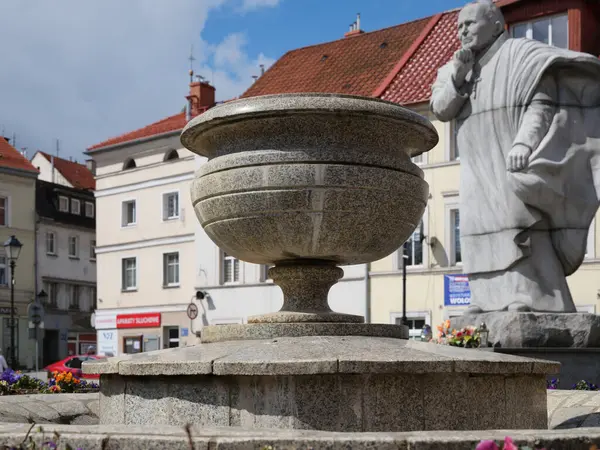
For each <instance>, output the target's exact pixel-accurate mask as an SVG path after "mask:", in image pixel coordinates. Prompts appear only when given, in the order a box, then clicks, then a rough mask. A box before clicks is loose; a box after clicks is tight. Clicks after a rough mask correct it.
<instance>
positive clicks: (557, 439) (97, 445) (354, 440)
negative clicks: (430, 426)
mask: <svg viewBox="0 0 600 450" xmlns="http://www.w3.org/2000/svg"><path fill="white" fill-rule="evenodd" d="M55 433H58V435H59V436H60V441H59V445H62V446H61V447H59V448H64V445H66V444H69V445H70V446H71V448H83V449H85V450H101V449H127V450H189V449H191V448H194V449H195V450H209V449H210V450H261V449H265V448H269V446H270V448H272V449H274V450H297V449H312V450H352V449H361V450H362V449H370V450H372V449H377V450H399V449H401V450H473V449H474V448H475V447H476V446H477V444H479V443H480V442H481V441H482V440H494V441H496V442H502V441H504V438H505V437H506V436H510V437H512V438H513V440H514V442H515V444H516V445H517V446H519V448H521V447H524V446H528V447H529V448H542V447H543V448H547V449H553V450H579V449H581V450H588V449H590V448H592V445H594V444H595V445H600V431H599V430H598V429H597V428H575V429H565V430H515V429H512V430H502V431H456V430H447V431H427V432H423V433H415V432H404V433H403V432H396V433H394V432H377V433H375V432H374V433H352V432H344V433H335V432H327V431H309V432H307V431H305V430H282V429H264V430H256V429H253V430H249V429H243V428H234V427H229V428H218V427H206V426H202V425H193V426H191V427H190V428H189V433H188V432H186V430H184V429H183V427H179V426H155V427H148V426H139V425H137V426H136V425H121V426H117V425H111V426H106V425H96V426H73V425H70V426H69V425H44V426H42V428H41V430H40V429H39V427H33V428H32V427H31V425H29V424H14V423H0V445H3V446H8V447H9V448H10V447H13V446H17V445H19V444H20V443H21V442H23V440H24V439H25V437H26V436H28V437H31V439H32V441H33V442H35V443H36V444H37V445H38V448H39V447H40V446H41V444H42V443H43V442H46V441H48V440H50V439H51V438H52V436H53V435H54V434H55ZM536 445H539V446H538V447H536Z"/></svg>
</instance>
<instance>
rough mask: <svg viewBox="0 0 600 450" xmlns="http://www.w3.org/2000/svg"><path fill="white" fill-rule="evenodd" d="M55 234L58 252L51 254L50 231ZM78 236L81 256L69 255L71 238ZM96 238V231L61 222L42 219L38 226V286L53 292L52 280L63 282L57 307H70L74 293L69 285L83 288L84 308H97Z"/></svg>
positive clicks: (82, 302) (82, 304) (64, 308)
mask: <svg viewBox="0 0 600 450" xmlns="http://www.w3.org/2000/svg"><path fill="white" fill-rule="evenodd" d="M50 232H51V233H54V236H55V244H54V245H55V254H49V253H48V252H47V247H46V236H47V234H48V233H50ZM71 236H76V237H77V238H78V242H79V256H78V257H77V258H73V257H70V256H69V248H68V245H69V244H68V239H69V237H71ZM95 239H96V233H95V230H87V229H85V228H77V227H69V226H65V225H61V224H58V223H52V222H50V223H47V222H42V223H41V224H40V225H39V228H38V240H37V248H38V286H40V289H42V288H43V289H44V291H45V292H46V293H47V294H49V293H50V290H51V288H49V287H48V283H57V284H58V285H59V290H58V295H57V297H58V298H57V300H58V304H57V307H58V308H59V309H62V310H66V309H68V308H69V300H70V293H69V291H68V289H67V287H68V286H71V285H78V286H80V287H81V299H80V310H81V311H90V310H92V308H93V307H94V298H93V296H94V295H95V289H96V260H95V259H94V258H95V257H94V255H93V253H92V244H93V241H94V240H95Z"/></svg>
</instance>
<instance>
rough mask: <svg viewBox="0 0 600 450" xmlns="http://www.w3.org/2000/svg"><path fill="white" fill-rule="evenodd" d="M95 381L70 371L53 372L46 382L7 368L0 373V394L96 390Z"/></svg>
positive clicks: (97, 387)
mask: <svg viewBox="0 0 600 450" xmlns="http://www.w3.org/2000/svg"><path fill="white" fill-rule="evenodd" d="M98 389H99V386H98V384H97V383H89V382H87V381H85V380H81V379H79V378H76V377H74V376H73V374H72V373H70V372H54V373H53V374H52V377H51V378H50V379H49V380H48V382H47V383H46V382H44V381H42V380H38V379H37V378H33V377H30V376H29V375H27V374H24V373H21V372H19V371H14V370H12V369H7V370H5V371H4V372H2V374H0V395H26V394H59V393H63V392H64V393H72V392H77V393H84V392H98Z"/></svg>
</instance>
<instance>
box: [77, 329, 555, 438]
mask: <svg viewBox="0 0 600 450" xmlns="http://www.w3.org/2000/svg"><path fill="white" fill-rule="evenodd" d="M557 369H558V365H557V364H555V363H549V362H545V361H539V360H532V359H527V358H520V357H516V356H511V355H500V354H494V353H489V352H482V351H477V350H467V349H459V348H455V347H447V346H440V345H437V344H428V343H423V342H416V341H410V340H405V339H393V338H381V337H360V336H304V337H281V338H277V339H262V340H246V341H229V342H216V343H212V344H199V345H197V346H194V347H182V348H177V349H169V350H161V351H157V352H150V353H146V354H138V355H132V356H124V357H117V358H110V359H108V360H104V361H102V360H100V361H97V362H93V363H85V364H84V371H85V372H86V373H99V374H101V382H100V389H101V392H100V421H101V423H102V424H140V425H150V426H158V425H178V426H183V425H185V424H187V423H191V424H194V425H200V426H218V427H230V426H236V427H244V428H249V429H252V428H254V429H264V428H279V429H306V430H328V431H346V432H373V431H419V430H485V429H488V430H489V429H546V428H547V420H548V419H547V399H546V395H547V394H546V380H545V378H546V373H549V372H554V371H556V370H557ZM449 405H451V408H452V410H453V411H468V414H450V413H449V412H448V411H449V410H448V408H449Z"/></svg>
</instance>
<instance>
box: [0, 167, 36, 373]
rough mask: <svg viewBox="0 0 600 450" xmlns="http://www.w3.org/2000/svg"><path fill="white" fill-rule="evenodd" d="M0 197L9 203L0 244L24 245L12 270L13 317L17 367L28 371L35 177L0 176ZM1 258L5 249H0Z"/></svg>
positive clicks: (3, 289) (5, 298)
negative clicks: (15, 242) (11, 241)
mask: <svg viewBox="0 0 600 450" xmlns="http://www.w3.org/2000/svg"><path fill="white" fill-rule="evenodd" d="M0 196H1V197H5V198H7V199H8V226H0V243H1V244H4V242H5V241H6V240H7V239H8V238H9V237H10V236H11V235H15V236H16V237H17V239H19V241H20V242H21V243H22V244H23V247H22V248H21V253H20V255H19V259H18V260H17V264H16V268H15V274H14V275H15V290H14V293H15V310H16V312H15V314H16V316H17V317H18V318H19V319H18V332H16V337H17V340H16V342H17V344H18V347H19V350H18V353H19V363H20V364H21V365H28V366H29V367H31V365H32V363H33V358H30V355H32V349H33V344H32V343H31V341H29V339H28V334H27V333H28V331H27V304H28V303H29V302H30V301H31V300H32V299H33V296H34V293H35V287H36V286H35V176H33V177H32V175H23V176H22V175H18V174H16V172H11V173H9V172H4V171H2V172H0ZM0 255H4V247H3V246H0ZM9 280H10V278H9V275H8V273H7V283H6V284H5V285H0V308H1V309H0V329H1V334H0V339H1V342H2V349H3V351H4V354H5V355H7V356H8V351H7V349H8V347H9V345H10V330H9V328H8V322H7V321H8V319H9V315H10V281H9Z"/></svg>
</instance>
